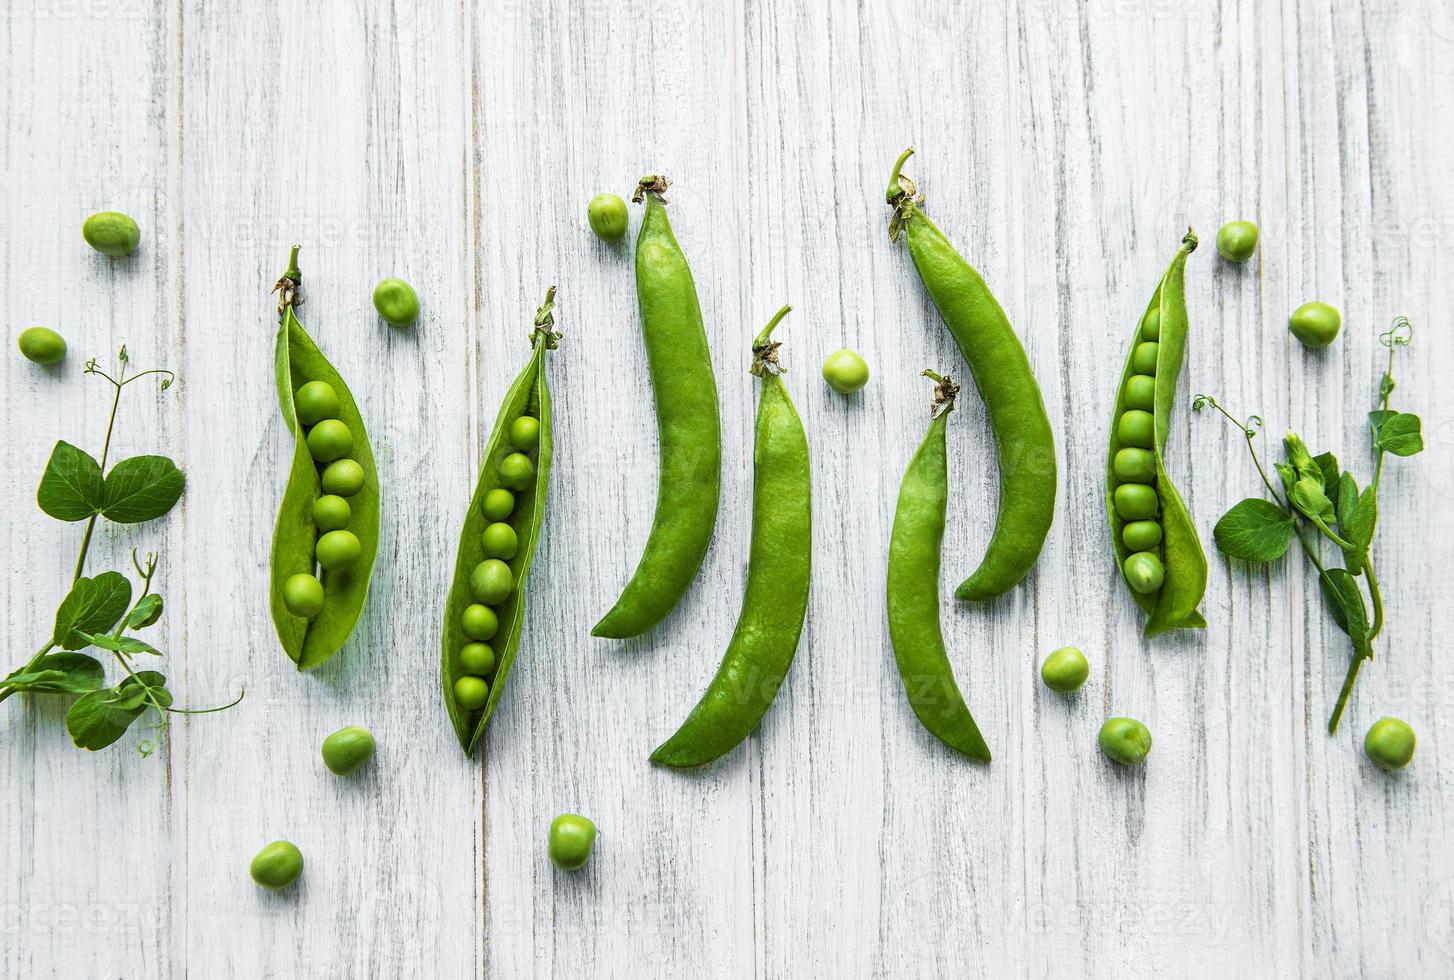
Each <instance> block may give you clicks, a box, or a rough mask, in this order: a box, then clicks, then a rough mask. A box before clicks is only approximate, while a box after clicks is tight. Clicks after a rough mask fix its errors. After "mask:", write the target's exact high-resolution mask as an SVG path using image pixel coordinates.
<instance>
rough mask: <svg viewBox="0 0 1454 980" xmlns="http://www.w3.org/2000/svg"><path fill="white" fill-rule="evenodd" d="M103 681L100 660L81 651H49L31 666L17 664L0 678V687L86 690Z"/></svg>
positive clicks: (53, 691) (69, 691)
mask: <svg viewBox="0 0 1454 980" xmlns="http://www.w3.org/2000/svg"><path fill="white" fill-rule="evenodd" d="M105 683H106V672H105V670H104V669H103V668H102V667H101V663H100V661H98V660H97V659H96V658H95V657H88V656H86V655H85V654H84V653H52V654H47V655H46V656H44V657H41V658H40V660H39V661H37V662H36V663H35V665H34V666H32V667H29V668H28V669H27V668H26V667H22V668H20V670H17V671H15V672H13V673H12V674H10V675H9V676H8V677H5V678H3V679H0V690H6V689H10V690H15V691H31V692H33V693H36V694H85V693H87V692H89V691H94V690H97V689H98V688H100V687H101V685H102V684H105Z"/></svg>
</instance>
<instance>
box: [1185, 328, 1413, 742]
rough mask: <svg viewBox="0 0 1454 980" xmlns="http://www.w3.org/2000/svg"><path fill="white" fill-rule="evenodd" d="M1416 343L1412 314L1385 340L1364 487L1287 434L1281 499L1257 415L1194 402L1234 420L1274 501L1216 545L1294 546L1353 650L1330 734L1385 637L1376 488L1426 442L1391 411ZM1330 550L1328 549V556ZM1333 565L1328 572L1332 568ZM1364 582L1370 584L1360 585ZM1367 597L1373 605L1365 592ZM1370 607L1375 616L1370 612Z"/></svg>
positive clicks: (1260, 550) (1219, 536)
mask: <svg viewBox="0 0 1454 980" xmlns="http://www.w3.org/2000/svg"><path fill="white" fill-rule="evenodd" d="M1412 339H1413V327H1412V325H1410V323H1409V321H1408V319H1407V318H1405V317H1399V318H1397V319H1396V320H1394V322H1393V326H1392V327H1391V328H1390V329H1389V330H1388V331H1386V332H1385V333H1383V334H1381V335H1380V336H1379V343H1381V344H1382V345H1383V346H1384V347H1387V348H1388V367H1387V368H1386V369H1385V370H1384V372H1383V377H1382V379H1381V380H1380V381H1379V385H1378V407H1377V408H1376V409H1375V410H1373V411H1371V412H1369V413H1368V424H1369V427H1370V429H1371V430H1372V448H1373V454H1374V462H1373V479H1372V481H1371V482H1370V483H1369V485H1368V486H1367V487H1365V488H1363V489H1362V490H1359V488H1358V482H1357V480H1355V479H1354V478H1353V474H1352V473H1349V472H1348V471H1347V470H1340V469H1339V466H1338V460H1337V458H1336V457H1335V456H1334V455H1333V454H1332V453H1330V452H1328V453H1319V454H1317V455H1316V456H1315V455H1313V454H1312V453H1310V452H1309V451H1308V448H1307V446H1306V445H1304V444H1303V441H1302V439H1300V438H1298V436H1297V434H1296V433H1294V432H1288V433H1287V435H1286V436H1284V437H1283V440H1282V445H1283V451H1284V462H1281V463H1274V464H1273V469H1274V470H1275V471H1276V472H1277V476H1278V479H1279V482H1280V483H1281V485H1282V490H1281V492H1279V491H1278V488H1277V486H1276V485H1275V484H1274V483H1273V482H1272V480H1271V479H1270V478H1269V477H1268V475H1267V469H1266V468H1265V467H1264V466H1263V464H1262V460H1261V459H1260V458H1259V457H1258V455H1257V446H1256V443H1255V440H1256V438H1257V435H1258V433H1259V432H1260V431H1261V429H1262V419H1261V418H1259V417H1257V416H1256V415H1252V416H1249V417H1248V418H1247V420H1246V421H1238V420H1237V419H1236V418H1235V417H1234V416H1232V415H1231V414H1229V413H1228V412H1227V410H1226V409H1225V408H1223V407H1222V406H1221V404H1219V403H1218V402H1217V400H1216V399H1215V398H1213V397H1212V396H1210V395H1197V396H1196V399H1195V400H1194V401H1193V402H1192V408H1194V409H1197V410H1201V409H1202V408H1205V407H1207V406H1210V407H1212V408H1214V409H1216V410H1217V411H1218V412H1220V413H1221V414H1222V416H1223V417H1224V418H1226V419H1227V421H1228V422H1230V423H1231V424H1233V425H1235V426H1236V427H1237V428H1238V429H1240V430H1242V434H1243V436H1244V437H1245V438H1246V440H1247V451H1248V452H1249V453H1250V454H1251V456H1252V462H1253V465H1255V466H1256V467H1257V473H1258V475H1259V476H1261V477H1262V482H1263V484H1264V485H1265V486H1266V487H1267V492H1268V493H1269V494H1270V495H1271V496H1272V499H1271V500H1267V499H1265V498H1262V497H1249V498H1247V499H1246V500H1243V501H1242V502H1240V503H1238V504H1237V505H1235V506H1234V507H1232V509H1231V510H1229V511H1227V513H1225V514H1223V515H1222V518H1221V520H1219V521H1217V526H1216V528H1215V531H1214V534H1215V536H1216V541H1217V548H1218V550H1220V551H1221V552H1222V553H1223V554H1224V555H1227V556H1228V557H1230V558H1240V559H1242V560H1244V561H1250V562H1271V561H1276V560H1277V559H1279V558H1281V557H1282V556H1283V555H1284V554H1286V553H1287V550H1288V548H1289V547H1291V545H1292V542H1293V541H1294V540H1296V541H1297V542H1298V544H1299V546H1300V547H1301V548H1302V551H1303V554H1305V555H1306V556H1307V558H1308V560H1309V561H1310V562H1312V564H1313V567H1314V568H1316V569H1317V570H1318V586H1319V589H1320V591H1321V592H1322V596H1323V603H1324V605H1326V606H1327V609H1328V614H1329V615H1330V616H1332V618H1333V622H1335V623H1336V624H1337V625H1338V628H1339V629H1340V630H1342V631H1343V632H1344V633H1346V634H1347V635H1348V637H1349V639H1350V640H1352V643H1353V659H1352V661H1351V662H1350V663H1349V665H1348V673H1347V675H1346V676H1345V678H1344V680H1343V688H1342V690H1341V691H1339V693H1338V701H1337V703H1336V704H1335V705H1334V707H1333V714H1332V717H1331V718H1329V720H1328V734H1330V735H1331V734H1334V733H1336V732H1337V730H1338V723H1339V722H1340V721H1341V720H1342V718H1343V711H1344V709H1345V708H1347V706H1348V698H1349V696H1350V695H1351V694H1352V693H1353V684H1354V682H1355V681H1357V679H1358V672H1359V670H1360V669H1362V667H1363V663H1364V661H1367V660H1372V659H1373V641H1374V640H1375V639H1377V637H1378V635H1379V633H1381V632H1382V631H1383V621H1384V605H1383V592H1382V591H1381V589H1380V588H1379V583H1378V576H1377V575H1376V574H1375V573H1374V569H1373V558H1372V554H1371V549H1372V546H1373V532H1374V530H1375V529H1376V527H1377V525H1378V489H1379V485H1380V484H1381V482H1382V480H1383V464H1384V461H1385V460H1386V459H1387V457H1388V456H1389V455H1394V456H1413V455H1415V454H1417V453H1419V452H1422V451H1423V448H1424V438H1423V434H1422V431H1421V423H1420V420H1419V417H1418V416H1417V415H1414V414H1412V413H1410V412H1398V411H1395V410H1394V409H1393V408H1391V407H1390V405H1389V396H1390V395H1391V394H1393V390H1394V381H1393V358H1394V354H1395V353H1396V352H1397V351H1398V350H1399V349H1400V348H1402V347H1407V346H1408V345H1409V342H1410V341H1411V340H1412ZM1324 549H1330V551H1329V552H1327V553H1325V550H1324ZM1327 554H1331V555H1333V556H1334V557H1337V556H1341V557H1342V559H1343V565H1342V566H1341V567H1338V566H1333V565H1332V561H1331V560H1328V559H1327ZM1330 566H1331V567H1330ZM1360 581H1361V582H1362V583H1363V584H1362V586H1360V584H1359V583H1360ZM1365 590H1366V591H1367V594H1368V598H1367V601H1365V600H1364V591H1365ZM1370 609H1371V612H1370Z"/></svg>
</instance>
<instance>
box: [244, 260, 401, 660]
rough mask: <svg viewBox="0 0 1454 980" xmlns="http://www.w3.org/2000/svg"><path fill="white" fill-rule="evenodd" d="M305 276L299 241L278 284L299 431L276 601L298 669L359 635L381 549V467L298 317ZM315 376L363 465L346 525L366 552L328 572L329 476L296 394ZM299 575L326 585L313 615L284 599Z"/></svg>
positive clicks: (286, 404)
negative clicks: (317, 522)
mask: <svg viewBox="0 0 1454 980" xmlns="http://www.w3.org/2000/svg"><path fill="white" fill-rule="evenodd" d="M301 281H302V275H301V274H300V273H299V271H298V246H296V245H295V246H293V250H292V253H291V255H290V256H289V258H288V271H287V272H285V273H283V277H282V278H281V279H279V280H278V284H277V286H276V287H275V291H276V292H277V293H278V312H279V322H278V339H277V345H276V348H275V351H274V368H275V370H276V375H275V381H276V384H277V390H278V406H279V408H280V409H281V410H282V413H283V422H284V423H285V424H286V425H287V427H288V431H289V432H290V433H292V434H293V436H294V445H293V463H292V466H291V468H290V469H289V472H288V486H287V489H286V490H284V491H283V501H282V504H281V505H280V506H279V507H278V521H277V524H276V526H275V527H274V529H273V553H272V562H271V569H270V587H269V605H270V607H271V610H272V616H273V626H274V627H275V628H276V630H277V633H278V639H279V640H280V641H282V644H283V649H284V650H285V651H286V652H287V654H288V656H289V657H290V658H291V659H292V661H293V662H294V663H295V664H297V665H298V669H299V670H308V669H309V668H312V667H317V666H318V665H319V664H321V663H323V662H324V661H325V660H327V659H328V658H329V657H331V656H333V655H334V654H335V653H337V652H338V650H339V649H340V648H341V647H342V646H343V644H344V643H345V642H346V641H347V640H348V638H349V635H350V634H352V633H353V628H354V625H355V624H357V623H358V618H359V616H360V614H361V613H362V612H363V607H364V602H365V601H366V600H367V599H368V593H369V580H370V578H371V577H372V575H373V567H374V557H375V555H376V554H377V553H378V548H379V476H378V472H377V470H376V469H375V468H374V454H373V450H372V449H371V448H370V446H369V436H368V430H367V429H366V428H365V427H364V422H363V417H362V416H361V415H360V414H359V411H358V405H357V404H355V402H354V399H353V394H352V392H350V391H349V389H348V385H347V384H345V383H344V381H343V378H342V377H340V376H339V374H338V372H337V371H336V370H334V368H333V365H332V364H330V363H328V359H327V358H325V357H324V356H323V354H322V352H321V351H319V349H318V346H317V345H316V344H315V343H314V342H313V338H311V337H309V336H308V333H307V331H305V330H304V329H303V325H302V324H301V323H300V322H298V317H297V313H296V310H295V306H296V304H297V301H298V286H299V284H300V283H301ZM312 381H319V382H324V383H325V384H327V385H328V386H329V387H330V388H332V390H333V392H334V393H335V394H336V395H337V399H338V406H337V411H336V414H335V415H334V417H335V418H337V419H338V420H339V421H341V422H342V423H343V424H344V425H345V426H347V427H348V432H349V433H350V435H351V437H352V448H351V449H350V451H349V458H351V459H352V460H354V461H355V462H357V464H358V466H359V469H360V470H361V471H362V481H361V483H360V486H359V488H358V490H357V492H356V493H354V494H353V495H352V496H351V497H350V498H349V507H350V510H351V516H350V518H349V521H348V526H347V531H348V532H349V533H350V534H352V535H353V536H354V537H355V538H356V539H357V541H358V545H359V553H358V555H357V557H356V558H354V559H353V561H352V563H351V564H348V565H347V566H345V567H335V568H332V569H328V570H324V571H322V574H321V575H319V574H318V573H319V571H320V568H319V565H318V560H317V557H316V555H315V549H316V547H317V545H318V541H319V538H320V536H321V535H320V534H319V531H318V528H316V527H315V526H314V523H313V503H314V501H316V500H317V499H318V498H319V497H320V496H321V495H322V494H323V489H322V476H321V470H320V467H319V464H318V463H316V462H315V461H314V459H313V456H312V454H311V453H310V451H309V449H308V445H307V442H306V441H305V439H304V435H303V425H302V423H301V422H300V421H299V419H298V412H297V406H296V404H295V402H294V393H295V392H297V391H298V389H299V388H301V387H302V386H303V385H305V384H307V383H309V382H312ZM298 575H304V576H314V577H316V578H318V579H319V581H320V582H321V584H322V597H323V598H322V607H321V609H320V610H319V611H318V612H317V613H316V615H313V616H311V617H309V616H302V615H295V614H294V613H293V612H292V611H290V610H289V608H288V605H287V603H286V602H285V601H284V585H285V584H286V583H287V582H288V580H289V579H290V578H292V577H294V576H298ZM315 588H316V586H315Z"/></svg>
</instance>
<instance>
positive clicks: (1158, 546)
mask: <svg viewBox="0 0 1454 980" xmlns="http://www.w3.org/2000/svg"><path fill="white" fill-rule="evenodd" d="M1196 247H1197V237H1196V234H1195V232H1193V231H1192V230H1191V229H1187V233H1186V237H1185V238H1183V239H1182V244H1181V247H1180V248H1179V249H1178V250H1177V253H1176V256H1175V257H1174V258H1173V259H1172V262H1171V266H1170V268H1168V269H1167V271H1166V273H1165V274H1164V275H1163V276H1162V278H1161V281H1160V282H1159V283H1158V284H1157V286H1156V291H1155V292H1154V293H1153V294H1152V296H1151V302H1150V303H1149V304H1147V307H1146V310H1145V312H1144V313H1143V314H1142V316H1141V319H1140V320H1139V321H1137V324H1136V328H1135V332H1134V334H1133V335H1132V340H1131V348H1130V351H1129V353H1128V354H1127V356H1126V367H1125V370H1124V371H1123V372H1122V374H1121V383H1120V387H1119V389H1118V390H1117V393H1116V410H1115V414H1114V416H1113V417H1112V421H1111V438H1110V451H1109V452H1108V454H1107V464H1106V512H1107V514H1108V515H1109V517H1110V523H1111V532H1112V541H1113V544H1114V547H1115V552H1116V564H1117V566H1118V567H1119V568H1120V570H1121V577H1122V579H1123V580H1124V581H1125V582H1126V584H1127V585H1128V586H1129V587H1130V589H1131V594H1132V596H1133V597H1134V598H1135V600H1136V604H1137V605H1138V606H1140V607H1141V610H1142V611H1143V612H1144V613H1146V617H1147V619H1146V626H1145V632H1146V635H1147V636H1155V635H1157V634H1158V633H1164V632H1166V631H1168V630H1173V629H1180V628H1199V627H1205V626H1206V625H1207V621H1206V619H1205V618H1203V616H1202V614H1201V613H1200V612H1198V611H1197V606H1198V605H1200V603H1201V600H1202V596H1203V594H1204V593H1205V592H1206V587H1207V557H1206V554H1205V552H1204V551H1203V550H1202V543H1201V539H1200V538H1199V537H1198V536H1197V532H1196V526H1195V525H1194V524H1193V523H1192V519H1191V515H1190V514H1189V513H1188V512H1187V509H1186V503H1185V502H1184V501H1183V500H1182V499H1181V494H1180V493H1178V492H1177V489H1176V486H1175V485H1174V484H1173V483H1172V482H1171V478H1170V477H1169V476H1168V475H1167V472H1166V464H1165V457H1164V454H1165V451H1166V438H1167V434H1168V432H1169V430H1170V424H1171V410H1172V407H1173V405H1174V403H1175V401H1176V383H1177V379H1178V378H1179V377H1180V375H1181V367H1182V361H1183V359H1184V358H1185V355H1186V335H1187V329H1188V320H1187V312H1186V296H1185V292H1184V276H1185V268H1186V259H1187V256H1188V255H1190V254H1191V253H1192V251H1193V250H1195V249H1196Z"/></svg>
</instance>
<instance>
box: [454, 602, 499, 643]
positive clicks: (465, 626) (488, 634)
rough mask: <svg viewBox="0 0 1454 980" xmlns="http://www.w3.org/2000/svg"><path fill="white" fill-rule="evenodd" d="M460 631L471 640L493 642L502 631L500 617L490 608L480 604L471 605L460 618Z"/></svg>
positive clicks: (465, 608) (466, 607)
mask: <svg viewBox="0 0 1454 980" xmlns="http://www.w3.org/2000/svg"><path fill="white" fill-rule="evenodd" d="M460 629H462V630H464V635H465V636H467V637H469V638H470V639H471V640H479V641H481V642H484V641H486V640H493V639H494V638H495V634H496V633H498V632H499V631H500V617H499V616H497V615H495V610H493V609H491V608H490V607H489V606H482V605H480V604H479V603H478V602H476V603H471V604H470V605H468V606H465V607H464V613H463V615H461V616H460Z"/></svg>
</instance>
